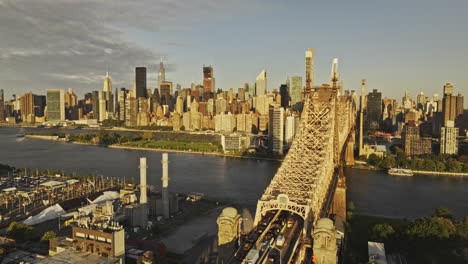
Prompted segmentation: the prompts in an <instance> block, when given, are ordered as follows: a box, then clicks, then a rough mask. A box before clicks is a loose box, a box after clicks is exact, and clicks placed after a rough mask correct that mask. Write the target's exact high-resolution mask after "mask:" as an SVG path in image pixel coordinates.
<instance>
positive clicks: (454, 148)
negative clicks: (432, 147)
mask: <svg viewBox="0 0 468 264" xmlns="http://www.w3.org/2000/svg"><path fill="white" fill-rule="evenodd" d="M457 136H458V128H457V127H454V122H453V121H447V124H445V126H443V127H442V128H441V132H440V154H455V155H456V154H458V142H457Z"/></svg>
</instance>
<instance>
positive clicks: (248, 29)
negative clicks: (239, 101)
mask: <svg viewBox="0 0 468 264" xmlns="http://www.w3.org/2000/svg"><path fill="white" fill-rule="evenodd" d="M307 48H314V49H315V69H316V71H315V79H316V84H319V83H323V82H328V79H329V75H330V69H331V61H332V59H333V58H334V57H338V58H339V61H340V65H339V71H340V73H341V79H342V80H343V81H344V84H345V89H350V90H359V87H360V80H361V79H362V78H365V79H367V83H368V89H379V90H381V91H382V92H383V95H384V96H389V97H395V98H398V99H401V97H402V96H403V93H404V91H405V90H409V91H410V92H411V94H412V96H413V97H414V96H415V95H416V93H418V92H419V91H424V93H425V94H428V95H432V94H433V93H439V94H441V93H442V86H443V84H444V83H445V82H448V81H450V82H452V83H454V85H455V90H456V92H462V93H464V94H465V96H466V95H467V91H468V1H467V0H437V1H436V0H391V1H390V0H335V1H318V0H315V1H312V0H304V1H293V0H289V1H276V0H258V1H255V0H235V1H232V0H206V1H205V0H184V1H182V0H179V1H176V0H147V1H146V0H145V1H141V0H140V1H133V0H128V1H122V0H114V1H111V0H85V1H79V0H34V1H32V0H0V88H3V89H4V90H5V93H6V98H8V99H9V98H10V97H11V95H12V94H14V93H16V94H23V93H25V92H28V91H30V90H31V91H33V92H34V93H37V94H45V90H46V89H67V88H69V87H71V88H74V89H75V91H76V93H77V94H78V95H79V96H80V97H81V96H82V95H83V94H84V93H85V92H90V91H92V90H98V89H99V90H100V89H102V86H103V78H104V76H105V73H106V71H107V70H108V71H109V72H110V75H111V77H112V80H113V83H114V88H115V87H127V88H132V86H133V78H134V68H135V67H136V66H147V67H148V79H149V80H148V84H149V88H154V87H155V85H156V76H157V71H158V63H159V59H160V57H161V56H162V57H163V58H164V61H165V62H166V63H167V64H168V65H167V68H168V69H167V70H166V79H168V80H170V81H173V82H175V83H180V84H181V85H182V87H189V86H190V83H191V82H198V83H200V82H201V79H202V66H203V64H207V65H208V64H212V65H213V67H214V74H215V78H216V86H217V87H218V88H223V89H229V88H231V87H232V88H235V89H237V88H238V87H241V86H242V85H243V84H244V83H245V82H249V83H253V82H254V81H255V77H256V76H257V74H258V73H259V72H260V71H261V70H262V69H266V70H267V72H268V78H269V82H268V89H269V90H270V91H271V90H272V89H274V88H278V87H279V85H280V84H281V83H283V82H284V80H285V79H286V76H287V75H290V76H293V75H301V76H303V75H304V64H305V62H304V52H305V50H306V49H307Z"/></svg>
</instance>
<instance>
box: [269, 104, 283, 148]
mask: <svg viewBox="0 0 468 264" xmlns="http://www.w3.org/2000/svg"><path fill="white" fill-rule="evenodd" d="M269 119H270V120H269V122H268V140H269V145H270V150H271V151H273V152H276V153H278V154H283V144H284V143H283V142H284V120H283V119H284V109H283V108H282V107H271V108H270V109H269Z"/></svg>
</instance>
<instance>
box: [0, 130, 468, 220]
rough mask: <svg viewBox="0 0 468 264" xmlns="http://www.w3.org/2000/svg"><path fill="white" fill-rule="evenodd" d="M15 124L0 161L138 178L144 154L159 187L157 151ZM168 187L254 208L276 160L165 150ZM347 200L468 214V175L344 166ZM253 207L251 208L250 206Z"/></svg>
mask: <svg viewBox="0 0 468 264" xmlns="http://www.w3.org/2000/svg"><path fill="white" fill-rule="evenodd" d="M17 131H18V128H0V163H3V164H8V165H11V166H15V167H28V168H33V169H34V168H39V169H47V168H56V169H63V170H65V171H66V172H75V171H76V172H79V173H88V172H91V173H95V174H102V175H105V176H115V177H126V178H133V179H135V180H138V171H139V169H138V157H140V156H146V157H148V162H149V168H148V170H149V171H148V175H149V179H148V181H149V183H150V184H153V185H155V187H156V188H160V186H161V185H160V178H161V164H160V160H161V153H158V152H154V151H137V150H124V149H111V148H105V147H99V146H86V145H76V144H70V143H65V142H54V141H44V140H36V139H26V138H17V137H16V136H15V134H16V133H17ZM75 131H76V130H75ZM169 159H170V164H169V177H170V184H169V188H170V189H171V190H172V191H175V192H181V193H189V192H202V193H205V194H206V195H207V196H208V197H211V198H214V199H219V200H223V201H227V202H230V201H232V202H236V203H241V204H243V205H245V206H247V207H248V208H251V209H252V208H255V206H256V202H257V200H258V198H259V197H260V196H261V194H262V193H263V191H264V189H265V188H266V187H267V185H268V183H269V182H270V180H271V179H272V177H273V176H274V174H275V172H276V170H277V168H278V167H279V165H280V162H277V161H268V160H255V159H239V158H226V157H218V156H208V155H199V154H185V153H170V154H169ZM345 173H346V175H347V181H348V200H350V201H353V203H354V204H355V205H356V213H359V214H367V215H378V216H387V217H392V218H404V217H418V216H426V215H429V214H431V213H432V212H433V210H434V209H435V208H436V207H448V208H450V209H451V210H453V211H454V213H455V215H456V216H457V217H460V216H466V215H467V214H468V202H467V199H468V178H462V177H443V176H428V175H415V176H413V177H400V176H391V175H388V174H386V173H385V172H382V171H370V170H358V169H349V168H348V169H346V170H345ZM252 213H255V212H252Z"/></svg>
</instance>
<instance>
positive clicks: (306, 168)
mask: <svg viewBox="0 0 468 264" xmlns="http://www.w3.org/2000/svg"><path fill="white" fill-rule="evenodd" d="M354 99H355V98H354V96H352V95H350V94H349V93H346V94H345V95H344V96H339V95H338V89H336V88H330V87H329V88H315V89H311V90H310V91H309V92H308V93H307V94H306V98H305V102H304V109H303V112H302V115H301V121H300V124H299V130H298V133H297V134H296V136H295V138H294V141H293V143H292V145H291V148H290V150H289V152H288V154H287V156H286V157H285V159H284V161H283V163H282V165H281V167H280V168H279V169H278V171H277V173H276V175H275V176H274V178H273V179H272V181H271V183H270V185H269V186H268V187H267V189H266V190H265V192H264V194H263V195H262V197H261V199H260V200H259V201H258V205H257V212H256V216H255V219H256V220H255V223H257V222H258V221H259V219H260V218H261V215H262V214H264V213H265V212H267V211H269V210H287V211H290V212H293V213H295V214H298V215H300V216H301V217H302V218H303V219H304V220H305V219H315V221H316V220H317V216H318V214H319V213H320V212H321V210H322V207H323V204H324V201H325V199H326V196H327V193H328V192H329V188H330V184H331V183H332V180H333V177H334V173H335V168H336V167H337V166H338V165H339V164H341V159H342V154H341V153H342V150H343V148H345V147H346V146H345V145H346V142H347V139H348V138H349V135H350V134H351V132H352V131H351V130H352V129H353V128H354V120H355V118H354V116H355V102H354Z"/></svg>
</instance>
